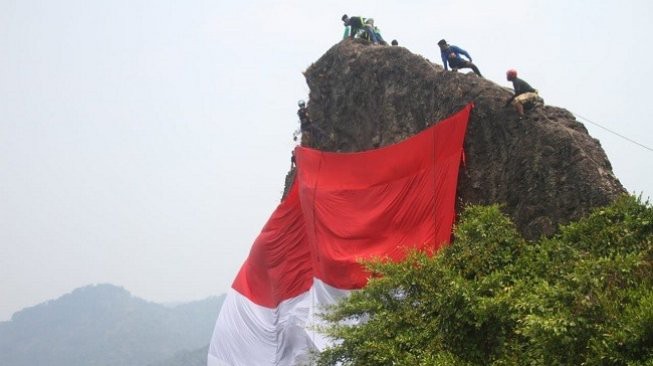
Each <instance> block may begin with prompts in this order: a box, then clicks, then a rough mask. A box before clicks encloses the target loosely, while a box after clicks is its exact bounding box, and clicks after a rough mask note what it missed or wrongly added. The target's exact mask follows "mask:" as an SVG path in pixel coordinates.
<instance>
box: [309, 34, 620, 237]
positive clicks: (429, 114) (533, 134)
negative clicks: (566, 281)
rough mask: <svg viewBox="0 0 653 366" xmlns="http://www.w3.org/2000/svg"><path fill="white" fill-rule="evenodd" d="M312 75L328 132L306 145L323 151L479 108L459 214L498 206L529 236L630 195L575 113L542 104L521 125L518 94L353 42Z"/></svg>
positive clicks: (347, 148)
mask: <svg viewBox="0 0 653 366" xmlns="http://www.w3.org/2000/svg"><path fill="white" fill-rule="evenodd" d="M304 75H305V77H306V81H307V83H308V86H309V88H310V95H309V102H308V111H309V115H310V117H311V120H312V123H313V124H314V125H315V126H317V129H319V131H320V132H319V133H315V134H313V136H305V137H308V138H304V141H303V143H304V144H305V145H307V146H310V147H313V148H317V149H321V150H325V151H340V152H353V151H362V150H368V149H374V148H377V147H380V146H385V145H389V144H393V143H396V142H399V141H401V140H403V139H405V138H407V137H409V136H411V135H414V134H415V133H417V132H419V131H421V130H423V129H424V128H426V127H428V126H429V125H430V124H431V123H436V122H437V121H439V120H441V119H443V118H445V117H447V116H449V115H451V114H452V113H454V112H456V111H458V110H459V109H460V108H462V107H463V106H464V105H466V104H467V103H469V102H473V103H474V105H475V108H474V110H473V112H472V115H471V120H470V123H469V128H468V131H467V136H466V139H465V145H464V147H465V155H466V164H465V165H464V166H463V167H461V171H460V176H459V182H458V206H459V207H458V208H460V207H462V206H463V205H465V204H469V203H473V204H492V203H500V204H502V205H503V206H504V210H505V212H506V213H508V214H509V215H510V216H511V217H512V218H513V220H514V222H515V223H516V224H517V226H518V228H519V230H520V231H521V232H522V233H523V234H524V235H525V236H526V237H527V238H536V237H538V236H540V235H550V234H552V233H554V232H555V230H556V229H557V226H558V224H560V223H565V222H567V221H569V220H571V219H576V218H578V217H580V216H582V215H584V214H585V213H587V212H588V211H589V210H590V209H591V208H593V207H596V206H601V205H605V204H607V203H609V202H610V201H612V200H613V199H614V198H615V197H617V196H618V195H620V194H622V193H625V190H624V188H623V187H622V185H621V183H620V182H619V180H618V179H617V178H616V177H615V176H614V175H613V173H612V168H611V166H610V162H609V161H608V159H607V157H606V155H605V152H604V151H603V149H602V148H601V145H600V143H599V141H598V140H596V139H594V138H592V137H591V136H590V135H589V134H588V132H587V130H586V129H585V127H584V126H583V125H582V124H581V123H579V122H578V121H576V120H575V118H574V116H573V115H572V114H571V113H570V112H568V111H567V110H565V109H562V108H558V107H553V106H544V107H538V108H535V109H533V110H531V111H530V112H529V113H528V114H527V115H526V117H525V118H524V119H521V120H520V119H519V118H518V116H517V115H516V113H515V112H514V110H513V109H512V108H511V107H506V106H505V101H506V99H507V98H508V97H509V96H510V95H511V93H510V91H508V90H506V89H505V88H503V87H501V86H499V85H498V84H496V83H494V82H492V81H489V80H486V79H483V78H480V77H477V76H476V75H473V74H464V73H460V72H451V71H444V69H443V68H442V67H441V66H439V65H436V64H433V63H431V62H429V61H428V60H427V59H425V58H423V57H421V56H419V55H415V54H413V53H411V52H410V51H409V50H407V49H406V48H403V47H388V46H376V45H370V44H369V43H366V42H365V41H361V40H345V41H342V42H340V43H338V44H336V45H335V46H333V47H332V48H331V49H330V50H328V51H327V52H326V53H325V54H324V55H323V56H322V57H321V58H320V59H319V60H317V61H316V62H315V63H314V64H312V65H311V66H310V67H309V68H308V69H307V70H306V71H305V73H304ZM307 135H308V134H307Z"/></svg>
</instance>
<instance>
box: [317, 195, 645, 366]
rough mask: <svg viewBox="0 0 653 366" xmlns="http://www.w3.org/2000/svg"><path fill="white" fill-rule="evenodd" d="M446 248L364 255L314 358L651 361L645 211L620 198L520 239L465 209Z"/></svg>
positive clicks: (350, 361)
mask: <svg viewBox="0 0 653 366" xmlns="http://www.w3.org/2000/svg"><path fill="white" fill-rule="evenodd" d="M454 237H455V240H454V242H453V244H451V245H450V246H448V247H447V248H445V249H443V250H441V251H440V252H439V253H437V254H436V255H428V254H425V253H417V252H412V253H409V254H408V256H407V258H406V260H404V261H402V262H400V263H392V262H387V261H381V260H377V261H373V262H371V263H368V264H367V266H368V268H369V270H370V271H371V272H372V273H374V274H376V275H375V276H373V278H372V279H371V280H370V282H369V284H368V286H367V287H366V288H365V289H363V290H361V291H357V292H354V293H353V294H352V295H351V296H350V297H348V298H347V299H346V300H344V301H342V302H341V303H339V304H338V305H336V306H334V307H333V308H332V309H329V311H328V312H327V314H326V315H325V319H326V320H327V321H328V324H329V325H328V326H327V327H326V328H325V329H324V332H325V333H326V334H328V335H329V336H331V337H332V338H333V339H336V340H338V342H337V344H336V345H335V346H334V347H332V348H329V349H327V350H325V351H324V352H322V353H321V354H320V355H319V356H318V360H317V363H318V364H319V365H335V364H339V363H340V364H343V365H375V366H377V365H653V209H652V208H651V206H650V205H649V203H648V202H642V201H641V199H638V198H636V197H631V196H624V197H623V198H621V199H619V200H617V201H616V202H615V203H614V204H612V205H610V206H608V207H604V208H601V209H597V210H595V211H594V212H593V213H591V214H590V215H589V216H588V217H586V218H584V219H581V220H579V221H577V222H574V223H571V224H568V225H566V226H564V227H562V228H561V230H560V233H559V234H558V235H556V236H555V237H553V238H542V239H540V240H538V241H535V242H527V241H526V240H524V239H523V238H522V237H521V236H520V235H519V234H518V233H517V231H516V229H515V226H514V225H513V224H512V222H511V221H510V220H509V219H508V218H507V217H506V216H505V215H503V214H502V213H501V211H500V208H499V207H498V206H471V207H468V208H467V209H466V210H465V211H464V213H463V214H462V216H461V219H460V221H459V224H458V225H457V226H456V228H455V230H454Z"/></svg>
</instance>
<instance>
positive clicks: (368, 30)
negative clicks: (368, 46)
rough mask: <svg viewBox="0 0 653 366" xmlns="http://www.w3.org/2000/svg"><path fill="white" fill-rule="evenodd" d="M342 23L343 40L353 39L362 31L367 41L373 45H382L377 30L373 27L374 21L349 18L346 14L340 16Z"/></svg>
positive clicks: (381, 39)
mask: <svg viewBox="0 0 653 366" xmlns="http://www.w3.org/2000/svg"><path fill="white" fill-rule="evenodd" d="M342 22H343V24H344V25H345V35H344V38H347V37H349V38H354V37H355V36H356V34H357V33H358V32H359V31H364V32H365V34H367V37H368V38H369V40H370V41H371V42H372V43H374V44H379V43H381V44H384V43H385V41H384V40H383V38H382V37H381V33H380V32H379V31H378V28H376V27H375V26H374V19H371V18H363V17H351V18H350V17H349V16H347V14H345V15H343V16H342Z"/></svg>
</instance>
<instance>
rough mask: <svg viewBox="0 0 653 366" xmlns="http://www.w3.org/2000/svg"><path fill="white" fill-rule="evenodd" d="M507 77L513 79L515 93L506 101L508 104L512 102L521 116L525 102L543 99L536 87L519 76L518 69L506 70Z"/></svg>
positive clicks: (509, 79)
mask: <svg viewBox="0 0 653 366" xmlns="http://www.w3.org/2000/svg"><path fill="white" fill-rule="evenodd" d="M506 79H508V81H512V87H513V88H514V89H515V94H514V95H513V96H512V97H510V99H508V100H507V101H506V106H507V105H509V104H512V105H513V107H515V110H516V111H517V113H518V114H519V116H520V118H521V117H522V116H523V115H524V105H525V104H527V103H534V102H541V101H542V98H540V96H539V95H538V94H537V90H535V88H533V87H532V86H530V85H529V84H528V83H527V82H525V81H524V80H522V79H520V78H518V77H517V70H514V69H510V70H508V71H507V72H506Z"/></svg>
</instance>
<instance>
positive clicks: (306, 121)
mask: <svg viewBox="0 0 653 366" xmlns="http://www.w3.org/2000/svg"><path fill="white" fill-rule="evenodd" d="M297 106H298V107H299V109H298V110H297V116H298V117H299V128H300V130H301V132H302V133H304V132H306V130H308V126H309V125H310V124H311V119H310V118H309V117H308V108H306V102H304V101H303V100H300V101H299V102H297Z"/></svg>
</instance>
